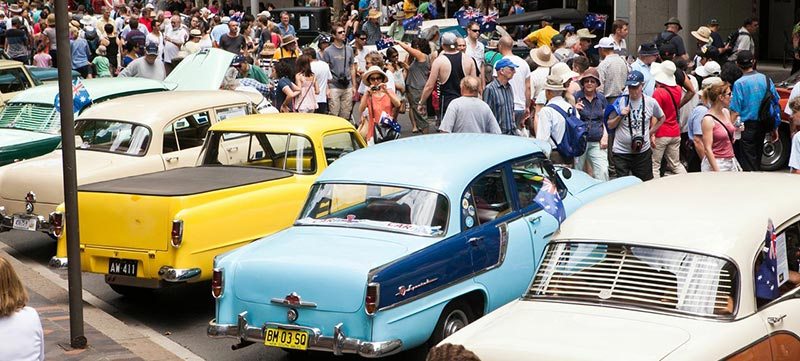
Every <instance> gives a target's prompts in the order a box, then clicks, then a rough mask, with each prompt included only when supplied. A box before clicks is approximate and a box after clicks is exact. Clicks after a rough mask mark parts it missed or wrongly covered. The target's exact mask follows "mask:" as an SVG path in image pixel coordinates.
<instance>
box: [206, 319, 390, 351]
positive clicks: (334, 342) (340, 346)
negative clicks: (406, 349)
mask: <svg viewBox="0 0 800 361" xmlns="http://www.w3.org/2000/svg"><path fill="white" fill-rule="evenodd" d="M268 327H274V328H282V329H287V330H297V331H306V332H308V336H309V341H308V349H309V350H313V351H327V352H333V354H334V355H343V354H358V355H359V356H361V357H368V358H376V357H383V356H388V355H392V354H395V353H397V352H399V351H400V350H402V348H403V342H402V341H400V340H390V341H381V342H368V341H363V340H359V339H356V338H350V337H347V336H346V335H345V334H344V331H343V330H342V328H343V325H342V324H341V323H339V324H338V325H336V326H334V328H333V330H334V331H333V336H332V337H331V336H323V335H322V332H320V330H319V329H318V328H312V327H305V326H298V325H288V324H281V323H273V322H267V323H265V324H264V326H262V327H256V326H251V325H248V324H247V311H245V312H242V313H240V314H239V317H238V322H237V324H235V325H232V324H218V323H216V319H214V320H211V322H209V323H208V329H207V331H206V333H207V334H208V337H211V338H238V339H241V340H245V341H250V342H257V343H261V344H263V343H264V339H265V337H266V331H265V330H266V329H267V328H268Z"/></svg>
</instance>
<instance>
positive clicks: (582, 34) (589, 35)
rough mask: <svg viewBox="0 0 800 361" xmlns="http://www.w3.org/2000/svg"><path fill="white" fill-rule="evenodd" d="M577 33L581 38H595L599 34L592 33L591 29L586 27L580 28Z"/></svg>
mask: <svg viewBox="0 0 800 361" xmlns="http://www.w3.org/2000/svg"><path fill="white" fill-rule="evenodd" d="M575 35H577V36H578V38H579V39H594V38H596V37H597V35H594V34H592V33H591V32H589V29H586V28H583V29H578V32H576V33H575Z"/></svg>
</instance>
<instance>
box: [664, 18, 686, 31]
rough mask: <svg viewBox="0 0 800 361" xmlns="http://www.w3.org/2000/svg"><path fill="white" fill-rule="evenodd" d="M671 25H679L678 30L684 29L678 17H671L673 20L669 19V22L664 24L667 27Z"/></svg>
mask: <svg viewBox="0 0 800 361" xmlns="http://www.w3.org/2000/svg"><path fill="white" fill-rule="evenodd" d="M669 24H675V25H678V28H679V29H683V25H681V21H680V20H678V18H676V17H674V16H673V17H671V18H669V19H667V21H666V22H665V23H664V26H667V25H669Z"/></svg>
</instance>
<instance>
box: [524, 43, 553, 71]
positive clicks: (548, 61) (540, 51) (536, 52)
mask: <svg viewBox="0 0 800 361" xmlns="http://www.w3.org/2000/svg"><path fill="white" fill-rule="evenodd" d="M530 56H531V59H533V62H534V63H536V64H537V65H539V66H543V67H546V68H549V67H551V66H553V65H555V64H556V62H558V60H556V58H555V57H554V56H553V51H552V50H550V47H549V46H541V47H538V48H535V49H531V51H530Z"/></svg>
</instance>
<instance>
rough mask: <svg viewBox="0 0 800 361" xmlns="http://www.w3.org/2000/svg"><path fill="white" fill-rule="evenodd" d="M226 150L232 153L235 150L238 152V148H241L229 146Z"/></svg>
mask: <svg viewBox="0 0 800 361" xmlns="http://www.w3.org/2000/svg"><path fill="white" fill-rule="evenodd" d="M225 150H227V151H229V152H231V153H234V152H236V151H237V150H239V147H230V148H228V149H225Z"/></svg>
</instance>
